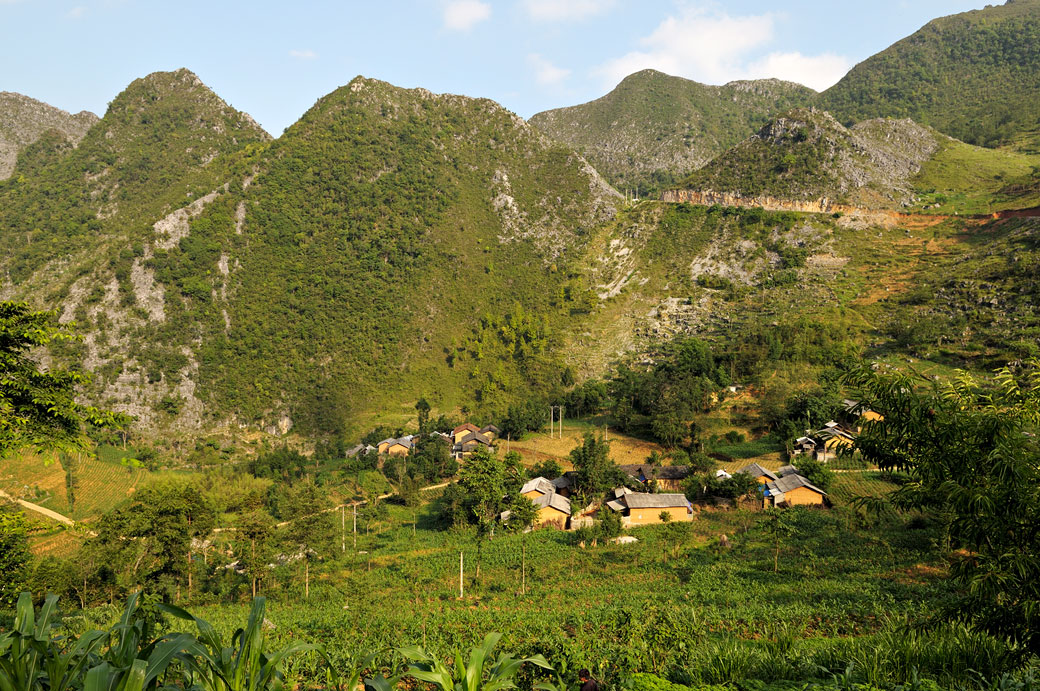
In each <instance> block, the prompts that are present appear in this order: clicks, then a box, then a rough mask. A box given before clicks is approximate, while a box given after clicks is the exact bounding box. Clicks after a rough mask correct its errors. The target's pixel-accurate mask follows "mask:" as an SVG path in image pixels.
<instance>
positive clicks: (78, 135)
mask: <svg viewBox="0 0 1040 691" xmlns="http://www.w3.org/2000/svg"><path fill="white" fill-rule="evenodd" d="M97 121H98V116H96V115H94V114H93V113H89V112H87V111H85V110H84V111H80V112H79V113H77V114H75V115H72V114H71V113H67V112H65V111H64V110H61V109H59V108H55V107H54V106H49V105H47V104H46V103H43V102H42V101H37V100H36V99H33V98H29V97H28V96H23V95H21V94H16V93H11V92H9V91H3V92H0V180H4V179H6V178H9V177H10V176H11V173H13V172H14V167H15V163H16V162H17V160H18V154H19V153H21V152H22V151H24V150H25V148H26V147H28V146H29V145H30V144H32V143H34V142H35V141H36V140H38V139H39V138H40V136H41V135H42V134H43V133H44V132H47V131H48V130H56V131H57V132H60V133H61V135H62V136H63V137H64V138H65V139H67V140H68V141H69V142H70V143H71V144H72V145H73V146H75V145H77V144H79V142H80V140H82V139H83V137H85V136H86V134H87V130H89V129H90V128H91V127H93V125H94V123H96V122H97Z"/></svg>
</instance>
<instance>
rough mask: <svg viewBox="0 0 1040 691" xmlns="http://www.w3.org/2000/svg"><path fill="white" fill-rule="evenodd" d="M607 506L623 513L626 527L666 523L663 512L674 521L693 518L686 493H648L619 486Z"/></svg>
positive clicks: (622, 520) (623, 523)
mask: <svg viewBox="0 0 1040 691" xmlns="http://www.w3.org/2000/svg"><path fill="white" fill-rule="evenodd" d="M606 506H607V508H609V509H611V510H612V511H617V512H618V513H620V514H621V515H622V519H621V524H622V525H623V526H625V527H626V528H631V527H635V526H640V525H655V524H658V523H664V521H663V520H662V519H661V516H662V514H664V515H668V516H669V517H670V520H672V521H692V520H693V506H692V505H691V504H690V501H689V499H687V498H686V495H684V494H646V493H643V492H633V491H631V490H630V489H628V488H627V487H619V488H617V489H615V490H614V499H612V500H610V501H608V502H607V503H606Z"/></svg>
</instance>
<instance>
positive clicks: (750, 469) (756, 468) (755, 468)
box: [737, 463, 777, 480]
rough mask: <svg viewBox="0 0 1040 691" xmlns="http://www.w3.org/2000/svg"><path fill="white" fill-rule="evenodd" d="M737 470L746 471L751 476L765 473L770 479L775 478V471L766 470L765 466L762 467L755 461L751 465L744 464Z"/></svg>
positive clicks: (759, 475)
mask: <svg viewBox="0 0 1040 691" xmlns="http://www.w3.org/2000/svg"><path fill="white" fill-rule="evenodd" d="M737 472H738V473H747V474H748V475H750V476H751V477H762V476H763V475H765V476H766V477H767V478H769V479H770V480H776V479H777V478H776V473H774V472H773V471H771V470H766V469H765V468H763V467H762V466H760V465H759V464H757V463H752V464H751V465H746V466H744V467H743V468H741V469H740V470H738V471H737Z"/></svg>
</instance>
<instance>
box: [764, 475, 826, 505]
mask: <svg viewBox="0 0 1040 691" xmlns="http://www.w3.org/2000/svg"><path fill="white" fill-rule="evenodd" d="M826 496H827V493H826V492H824V491H823V490H822V489H820V488H819V487H817V486H816V485H814V484H812V483H811V482H809V480H808V479H806V478H805V477H803V476H801V475H799V474H798V473H790V474H787V475H784V476H783V477H781V478H780V479H778V480H775V481H773V482H770V483H767V484H766V489H765V493H764V496H763V499H764V502H763V503H764V504H765V505H766V506H781V505H783V506H823V500H824V497H826Z"/></svg>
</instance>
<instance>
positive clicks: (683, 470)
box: [618, 464, 690, 480]
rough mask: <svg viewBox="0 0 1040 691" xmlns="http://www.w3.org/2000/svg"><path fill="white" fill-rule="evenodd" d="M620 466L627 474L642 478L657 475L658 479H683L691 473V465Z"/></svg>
mask: <svg viewBox="0 0 1040 691" xmlns="http://www.w3.org/2000/svg"><path fill="white" fill-rule="evenodd" d="M618 468H621V470H622V471H623V472H624V473H625V474H626V475H628V476H630V477H634V478H640V479H642V478H647V479H650V478H654V477H656V478H657V479H658V480H682V479H685V478H686V477H688V476H689V474H690V469H689V467H687V466H684V465H658V466H654V465H650V464H630V465H619V466H618Z"/></svg>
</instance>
